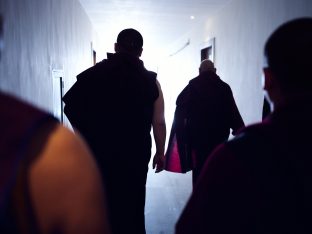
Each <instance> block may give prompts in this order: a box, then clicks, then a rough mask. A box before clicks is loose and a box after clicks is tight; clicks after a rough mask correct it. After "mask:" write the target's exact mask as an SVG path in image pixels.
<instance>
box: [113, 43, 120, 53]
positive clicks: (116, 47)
mask: <svg viewBox="0 0 312 234" xmlns="http://www.w3.org/2000/svg"><path fill="white" fill-rule="evenodd" d="M114 49H115V52H116V53H118V52H119V46H118V44H117V43H115V44H114Z"/></svg>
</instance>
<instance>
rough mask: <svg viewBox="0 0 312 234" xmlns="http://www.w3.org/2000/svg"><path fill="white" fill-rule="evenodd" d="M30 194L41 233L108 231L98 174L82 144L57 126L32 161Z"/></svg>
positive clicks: (71, 233) (70, 233)
mask: <svg viewBox="0 0 312 234" xmlns="http://www.w3.org/2000/svg"><path fill="white" fill-rule="evenodd" d="M29 181H30V194H31V198H32V200H33V206H34V210H35V213H36V216H37V218H38V224H39V228H40V230H41V232H42V233H52V232H53V230H54V231H55V230H57V231H58V232H60V233H66V234H74V233H110V232H109V228H108V222H107V217H106V212H105V202H104V199H105V197H104V191H103V188H102V182H101V177H100V174H99V171H98V168H97V166H96V163H95V161H94V160H93V158H92V156H91V153H90V152H89V150H88V148H87V147H86V145H85V143H84V142H83V141H82V140H81V139H80V138H79V137H78V136H77V135H75V134H73V133H72V132H70V131H69V130H67V129H66V128H65V127H62V126H61V125H58V126H57V128H56V129H55V130H54V132H53V133H52V134H51V135H50V136H49V138H48V142H47V143H46V145H45V148H44V149H43V150H42V152H41V153H40V155H39V157H38V158H37V160H36V161H34V163H33V164H32V166H31V168H30V174H29Z"/></svg>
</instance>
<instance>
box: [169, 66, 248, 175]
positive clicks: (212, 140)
mask: <svg viewBox="0 0 312 234" xmlns="http://www.w3.org/2000/svg"><path fill="white" fill-rule="evenodd" d="M176 105H177V107H176V112H175V118H174V123H173V127H172V132H171V136H170V138H169V144H168V151H167V162H168V164H167V165H169V166H170V165H172V163H170V160H171V157H172V156H174V155H173V147H172V146H173V145H174V144H175V142H174V139H176V140H177V148H178V153H179V154H180V161H181V164H182V170H184V172H185V171H187V170H190V169H191V168H192V167H194V165H192V166H191V165H189V163H191V161H192V159H191V158H192V156H191V154H193V153H194V154H195V157H196V160H197V163H198V164H203V163H204V161H205V160H206V158H207V157H208V155H209V154H210V152H211V151H212V150H213V149H214V148H215V147H216V146H217V145H218V144H220V143H222V142H225V141H226V140H227V139H228V137H229V134H230V129H233V134H235V133H236V131H237V130H238V129H239V128H241V127H243V126H244V122H243V120H242V117H241V115H240V113H239V111H238V109H237V106H236V104H235V100H234V97H233V94H232V90H231V88H230V86H229V85H228V84H227V83H225V82H223V81H222V80H221V79H220V78H219V76H217V75H216V74H215V73H214V72H211V71H207V72H204V73H202V74H200V75H199V76H198V77H196V78H194V79H192V80H191V81H190V82H189V84H188V85H187V86H186V87H185V88H184V89H183V91H182V92H181V93H180V94H179V96H178V98H177V102H176ZM174 137H175V138H174ZM192 152H193V153H192ZM188 165H189V166H188ZM184 168H185V169H184ZM167 169H168V170H171V169H170V168H167Z"/></svg>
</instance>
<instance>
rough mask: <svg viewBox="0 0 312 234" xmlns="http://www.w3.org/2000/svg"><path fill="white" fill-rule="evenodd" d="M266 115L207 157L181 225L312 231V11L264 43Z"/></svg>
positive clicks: (181, 229)
mask: <svg viewBox="0 0 312 234" xmlns="http://www.w3.org/2000/svg"><path fill="white" fill-rule="evenodd" d="M264 52H265V57H266V60H267V64H266V65H265V67H264V79H265V81H264V90H265V91H266V93H267V97H268V98H269V100H270V102H271V104H272V106H273V113H271V114H270V115H269V116H268V117H267V118H266V119H265V120H264V121H263V122H262V123H260V124H256V125H253V126H249V127H247V128H246V129H244V130H243V131H241V133H240V134H239V135H238V136H237V137H235V138H234V139H233V140H231V141H230V142H228V143H225V144H223V145H221V146H219V147H218V148H217V149H216V150H215V151H214V152H213V153H212V155H211V156H210V157H209V159H208V161H207V162H206V164H205V166H204V169H203V173H202V174H201V177H200V178H199V181H198V184H197V186H196V188H195V190H194V193H193V194H192V196H191V198H190V200H189V202H188V203H187V205H186V207H185V209H184V211H183V213H182V215H181V217H180V219H179V220H178V223H177V226H176V233H178V234H181V233H197V234H200V233H312V222H311V220H312V213H311V210H312V200H311V197H312V186H311V184H312V149H311V132H312V123H311V121H312V111H311V106H312V105H311V104H312V76H311V67H312V59H311V54H312V18H302V19H297V20H293V21H290V22H288V23H286V24H284V25H282V26H281V27H279V28H278V29H277V30H276V31H275V32H274V33H273V34H272V35H271V36H270V37H269V39H268V41H267V42H266V45H265V49H264Z"/></svg>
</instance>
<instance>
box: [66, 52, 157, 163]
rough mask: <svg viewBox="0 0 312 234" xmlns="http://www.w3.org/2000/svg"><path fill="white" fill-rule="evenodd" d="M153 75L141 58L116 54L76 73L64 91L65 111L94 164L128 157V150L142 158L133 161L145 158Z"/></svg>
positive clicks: (154, 89) (154, 92) (153, 95)
mask: <svg viewBox="0 0 312 234" xmlns="http://www.w3.org/2000/svg"><path fill="white" fill-rule="evenodd" d="M155 80H156V74H155V73H153V72H150V71H147V70H146V69H145V68H144V65H143V62H142V61H141V60H139V59H138V58H136V57H134V56H130V55H127V54H121V53H118V54H112V55H111V56H109V57H108V59H105V60H103V61H102V62H100V63H98V64H96V65H95V66H93V67H91V68H89V69H87V70H86V71H84V72H82V73H81V74H79V75H78V76H77V82H76V83H75V84H74V85H73V87H72V88H71V89H70V90H69V91H68V92H67V93H66V94H65V96H64V98H63V100H64V102H65V110H64V111H65V114H66V116H67V117H68V119H69V121H70V122H71V124H72V125H73V126H74V127H75V128H76V129H78V130H79V131H80V132H81V133H82V135H83V136H84V137H85V138H86V140H87V142H88V143H89V145H90V146H91V149H92V150H93V152H94V153H95V154H96V156H97V159H98V161H99V162H100V163H101V162H102V161H103V160H104V161H105V162H106V163H107V160H109V161H110V163H113V162H116V163H117V162H118V161H120V160H123V161H124V160H126V162H128V159H130V158H131V157H130V156H129V155H133V154H135V155H136V157H139V156H141V157H145V158H138V159H137V162H136V163H144V164H147V163H148V161H149V157H150V148H151V139H150V130H151V122H152V115H153V104H154V101H155V100H156V98H157V97H158V89H157V85H156V83H155ZM125 152H127V154H126V155H128V156H126V155H125ZM104 161H103V163H104ZM142 161H144V162H142ZM128 163H131V161H130V160H129V162H128Z"/></svg>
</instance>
